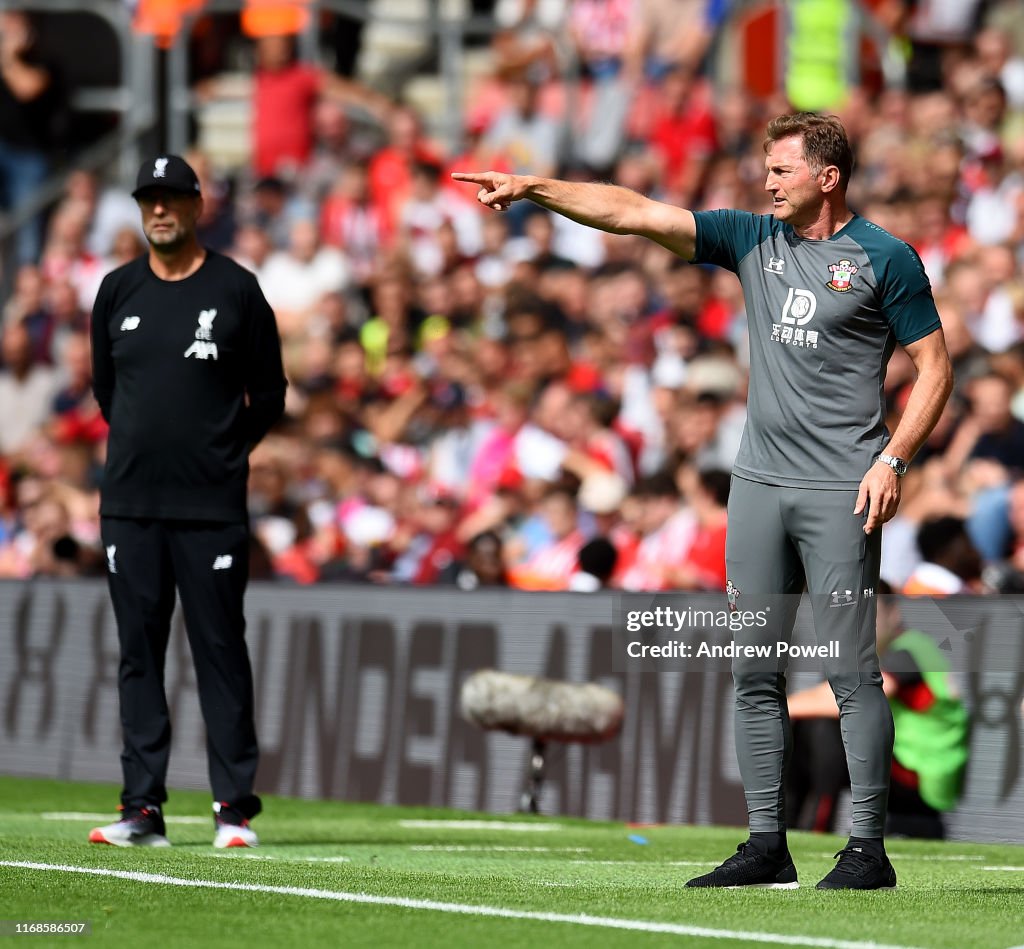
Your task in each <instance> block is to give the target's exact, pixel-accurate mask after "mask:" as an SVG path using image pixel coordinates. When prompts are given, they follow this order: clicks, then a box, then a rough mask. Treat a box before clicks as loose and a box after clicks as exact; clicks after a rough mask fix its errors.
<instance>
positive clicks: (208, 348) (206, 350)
mask: <svg viewBox="0 0 1024 949" xmlns="http://www.w3.org/2000/svg"><path fill="white" fill-rule="evenodd" d="M216 318H217V310H216V309H210V310H202V311H200V313H199V326H198V327H197V328H196V339H195V342H194V343H193V344H192V345H191V346H189V348H188V349H186V350H185V358H186V359H188V357H189V356H195V357H196V359H211V358H212V359H216V358H217V344H216V343H214V342H211V340H212V339H213V321H214V320H215V319H216Z"/></svg>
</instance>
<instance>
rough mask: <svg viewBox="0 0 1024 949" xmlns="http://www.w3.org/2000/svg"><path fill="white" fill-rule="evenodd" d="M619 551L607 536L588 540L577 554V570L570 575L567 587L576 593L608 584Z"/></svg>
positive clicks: (597, 588) (595, 589)
mask: <svg viewBox="0 0 1024 949" xmlns="http://www.w3.org/2000/svg"><path fill="white" fill-rule="evenodd" d="M618 559H619V552H618V551H617V550H616V549H615V545H614V544H613V543H612V542H611V541H610V540H608V538H607V537H594V538H593V539H592V540H588V541H587V542H586V543H585V544H584V545H583V546H582V547H581V548H580V552H579V554H578V556H577V570H576V572H575V573H574V574H573V575H572V576H571V577H569V584H568V586H567V588H566V589H568V590H571V591H573V592H574V593H594V592H596V591H597V590H603V589H604V588H605V587H607V586H608V584H609V581H610V580H611V578H612V575H613V574H614V573H615V565H616V563H617V561H618Z"/></svg>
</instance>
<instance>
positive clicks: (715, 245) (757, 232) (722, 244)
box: [693, 210, 781, 272]
mask: <svg viewBox="0 0 1024 949" xmlns="http://www.w3.org/2000/svg"><path fill="white" fill-rule="evenodd" d="M693 216H694V219H695V220H696V222H697V253H696V256H695V257H694V263H699V264H718V266H719V267H725V269H726V270H732V271H733V272H735V271H736V270H737V269H738V268H739V265H740V261H741V260H743V258H744V257H746V256H747V254H749V253H750V252H751V251H752V250H753V249H754V248H755V247H757V246H758V245H759V244H760V243H762V242H763V241H765V240H767V239H768V238H769V237H770V236H771V233H772V229H773V227H780V226H781V225H779V224H778V222H776V221H775V219H774V218H773V217H772V216H771V215H770V214H751V213H750V212H749V211H732V210H724V211H697V212H696V213H694V215H693Z"/></svg>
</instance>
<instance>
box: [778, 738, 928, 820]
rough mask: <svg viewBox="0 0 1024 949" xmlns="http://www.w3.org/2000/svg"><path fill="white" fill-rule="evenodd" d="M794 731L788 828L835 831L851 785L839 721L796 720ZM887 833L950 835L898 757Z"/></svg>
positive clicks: (787, 796)
mask: <svg viewBox="0 0 1024 949" xmlns="http://www.w3.org/2000/svg"><path fill="white" fill-rule="evenodd" d="M792 728H793V745H792V749H793V751H792V757H791V758H790V761H789V767H788V769H787V772H786V826H787V827H789V828H790V829H795V830H813V831H817V832H819V833H835V832H836V831H837V828H836V826H835V824H836V809H837V807H836V805H837V802H838V800H839V795H840V794H841V793H842V791H844V790H845V789H846V788H848V787H849V786H850V774H849V771H848V769H847V766H846V754H845V752H844V751H843V737H842V734H841V732H840V730H839V721H838V720H837V719H832V718H805V719H800V720H795V721H793V722H792ZM840 829H841V828H840ZM844 832H845V831H844ZM885 832H886V835H887V836H897V837H923V838H928V839H933V840H942V839H943V838H944V837H945V828H944V826H943V823H942V815H941V814H940V813H939V812H938V811H937V810H935V809H934V808H933V807H930V806H929V805H928V804H926V803H925V802H924V801H923V800H922V799H921V795H920V794H919V793H918V791H917V774H916V773H915V772H913V771H909V770H907V769H906V768H904V767H902V766H901V765H900V764H899V763H898V762H897V761H895V759H894V760H893V765H892V780H891V783H890V786H889V806H888V813H887V817H886V828H885Z"/></svg>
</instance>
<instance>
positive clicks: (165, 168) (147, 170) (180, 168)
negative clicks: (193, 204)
mask: <svg viewBox="0 0 1024 949" xmlns="http://www.w3.org/2000/svg"><path fill="white" fill-rule="evenodd" d="M149 188H166V189H167V190H168V191H180V192H181V193H182V194H199V178H198V176H197V175H196V173H195V172H194V171H193V170H192V166H191V165H190V164H189V163H188V162H187V161H185V159H184V158H182V157H181V156H180V155H158V156H157V157H156V158H151V159H150V160H149V161H146V162H143V163H142V167H141V168H140V169H139V174H138V176H137V177H136V179H135V190H134V191H133V192H132V197H133V198H137V197H138V196H139V195H140V194H142V192H144V191H146V190H148V189H149Z"/></svg>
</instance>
